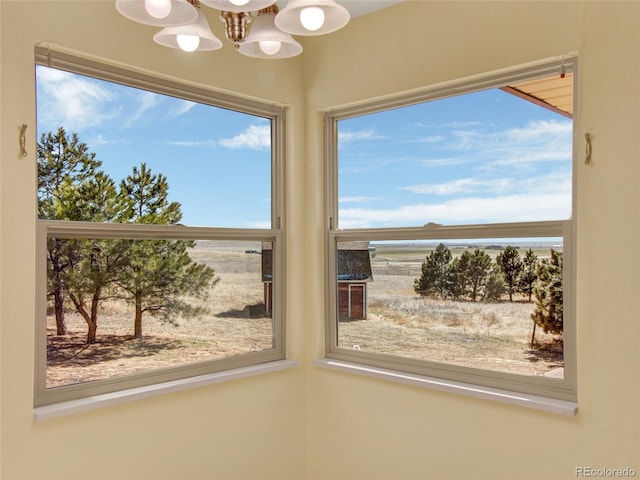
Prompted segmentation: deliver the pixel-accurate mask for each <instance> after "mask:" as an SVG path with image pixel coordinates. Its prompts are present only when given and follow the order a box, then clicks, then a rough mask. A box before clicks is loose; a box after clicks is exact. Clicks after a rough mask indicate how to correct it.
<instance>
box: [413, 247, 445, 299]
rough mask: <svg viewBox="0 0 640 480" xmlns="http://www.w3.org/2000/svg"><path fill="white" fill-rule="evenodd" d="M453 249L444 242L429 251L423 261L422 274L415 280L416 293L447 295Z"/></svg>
mask: <svg viewBox="0 0 640 480" xmlns="http://www.w3.org/2000/svg"><path fill="white" fill-rule="evenodd" d="M450 264H451V251H450V250H449V249H448V248H447V247H446V246H445V245H444V244H443V243H441V244H439V245H438V246H437V247H436V249H435V250H434V251H432V252H431V253H429V255H427V257H426V258H425V260H424V262H423V263H422V275H421V276H420V278H417V279H416V280H415V281H414V287H413V288H414V290H415V291H416V293H418V294H420V295H422V296H427V295H436V294H437V295H439V296H440V297H441V298H445V297H446V296H447V291H448V277H449V270H450V267H451V265H450Z"/></svg>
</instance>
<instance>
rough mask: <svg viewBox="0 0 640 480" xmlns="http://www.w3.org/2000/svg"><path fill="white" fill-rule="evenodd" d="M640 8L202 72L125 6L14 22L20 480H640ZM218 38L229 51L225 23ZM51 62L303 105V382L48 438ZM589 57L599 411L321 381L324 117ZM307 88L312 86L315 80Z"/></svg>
mask: <svg viewBox="0 0 640 480" xmlns="http://www.w3.org/2000/svg"><path fill="white" fill-rule="evenodd" d="M639 18H640V3H637V2H626V3H623V2H584V3H582V2H531V3H529V2H496V3H486V2H427V1H423V2H418V1H408V2H407V3H406V4H401V5H399V6H396V7H392V8H389V9H385V10H382V11H380V12H378V13H375V14H372V15H370V16H368V17H364V18H358V19H355V20H353V21H352V22H351V23H350V25H349V26H348V27H347V28H346V29H344V30H342V31H340V32H336V33H334V34H332V35H329V36H327V37H322V38H317V39H316V38H313V39H308V40H305V42H304V43H305V55H304V58H297V59H293V60H288V61H280V62H273V63H272V62H264V61H259V60H252V59H246V58H244V57H241V56H238V55H236V54H235V53H234V52H233V51H231V50H230V49H229V48H228V46H225V50H223V51H219V52H212V53H208V54H198V55H183V54H180V53H179V52H174V51H171V50H164V49H161V50H160V51H161V52H162V53H159V50H158V49H157V47H155V46H154V45H153V43H152V42H151V41H150V38H149V37H150V35H151V34H152V33H153V31H154V30H153V29H152V28H151V27H137V26H133V25H131V24H130V23H129V22H128V21H126V20H124V19H122V18H121V17H120V16H119V15H118V14H117V13H116V12H115V10H114V9H113V2H112V1H91V2H86V1H78V2H69V1H61V2H53V1H49V2H47V1H44V2H34V1H15V2H14V1H6V0H3V1H2V2H0V21H1V27H2V28H1V32H0V33H1V34H0V48H1V55H2V56H1V67H0V68H1V70H0V75H1V83H0V87H1V88H0V102H1V103H0V106H1V108H0V121H1V124H0V135H1V137H0V140H1V142H0V155H1V158H0V322H1V331H0V335H1V336H0V339H1V342H2V343H1V344H0V349H1V350H0V351H1V357H0V361H1V362H2V363H1V367H2V371H1V384H0V388H1V399H0V401H1V402H2V403H1V405H2V413H1V417H0V418H1V422H2V424H1V430H0V435H1V439H2V446H1V448H2V451H1V453H2V456H1V462H2V463H1V467H0V468H1V469H0V477H1V478H2V479H3V480H4V479H12V480H13V479H17V480H31V479H47V480H49V479H52V480H55V479H62V478H65V479H72V480H75V479H79V478H85V477H90V478H93V479H102V478H104V479H113V478H118V479H123V480H128V479H132V480H144V479H178V478H180V479H182V478H185V479H186V478H192V479H243V480H245V479H256V478H261V479H281V480H297V479H302V478H306V479H309V480H312V479H326V480H329V479H331V480H335V479H353V480H365V479H366V480H371V479H374V480H375V479H394V480H395V479H407V480H409V479H421V480H423V479H430V478H433V479H445V478H446V479H450V478H457V479H472V478H491V479H500V478H503V479H513V478H519V479H526V478H531V479H542V478H544V479H547V478H548V479H561V478H575V467H576V466H593V467H610V468H614V467H626V466H628V467H633V468H635V469H636V471H638V475H640V464H639V463H638V458H639V457H640V456H639V455H638V453H639V449H640V414H639V409H638V403H639V400H640V380H639V379H640V357H639V354H638V339H639V338H640V327H639V326H638V323H639V322H638V318H639V317H640V315H639V314H640V300H639V298H640V295H639V293H640V291H639V286H638V279H639V277H638V272H639V271H640V255H638V251H637V246H636V244H635V243H636V240H637V238H639V234H640V231H639V222H638V207H639V205H640V193H639V192H640V162H638V158H639V157H640V155H639V154H640V152H639V149H638V144H637V141H636V140H637V139H636V137H637V132H638V131H639V130H640V129H639V127H640V125H639V121H638V117H639V114H640V104H639V100H638V99H639V98H640V96H639V94H640V92H639V88H640V87H639V85H640V82H638V78H640V62H639V61H638V58H640V55H639V54H640V52H639V51H638V49H639V45H640V34H639V33H638V28H637V25H638V19H639ZM210 24H211V25H212V28H213V29H214V31H215V33H216V34H217V35H218V36H220V37H221V36H222V33H221V31H220V25H219V22H218V21H217V19H216V18H215V14H210ZM38 41H44V42H52V43H55V44H59V45H62V46H64V47H66V48H69V49H72V50H77V51H80V52H84V53H85V54H89V55H95V56H97V57H99V58H101V59H103V60H113V61H117V62H122V63H125V64H129V65H136V66H138V67H141V68H143V69H147V70H150V71H154V72H156V73H160V74H166V75H170V76H175V77H179V78H184V79H186V80H188V81H193V82H197V83H201V84H204V85H213V86H215V87H216V88H218V89H221V90H225V91H231V92H236V93H238V94H242V95H248V96H252V97H257V98H262V99H266V100H271V101H275V102H279V103H282V104H286V105H291V109H290V113H289V117H288V133H289V136H288V144H287V153H288V160H289V162H288V165H287V192H286V193H287V197H288V207H287V214H288V227H289V229H288V232H287V239H288V240H289V242H288V252H287V272H288V279H289V284H288V287H287V340H288V355H289V356H290V357H291V358H296V359H300V360H301V367H300V368H298V369H296V370H289V371H285V372H280V373H275V374H271V375H266V376H263V377H257V378H255V377H254V378H249V379H245V380H240V381H236V382H230V383H227V384H220V385H214V386H211V387H206V388H200V389H196V390H191V391H187V392H182V393H177V394H170V395H165V396H161V397H157V398H153V399H147V400H142V401H136V402H132V403H129V404H125V405H121V406H118V407H110V408H105V409H101V410H97V411H94V412H89V413H84V414H77V415H73V416H69V417H64V418H60V419H56V420H51V421H46V422H40V423H36V422H34V421H33V417H32V409H31V405H32V372H33V335H34V332H33V324H34V291H33V285H34V255H33V252H34V217H35V195H34V189H35V179H36V172H35V161H34V155H33V152H32V151H31V152H30V156H29V157H28V158H27V159H22V158H20V157H19V155H18V148H17V145H18V141H17V138H18V137H17V135H18V125H20V124H22V123H27V124H29V129H28V134H29V135H30V137H29V142H30V144H31V145H35V141H36V139H35V134H34V131H35V127H34V125H35V111H34V94H33V88H34V85H33V81H34V79H33V61H32V58H33V57H32V52H33V45H34V43H36V42H38ZM576 50H578V51H580V55H581V56H580V59H581V60H580V62H581V77H580V92H581V94H580V102H579V108H580V116H579V120H578V121H577V127H576V145H577V149H576V152H577V153H578V155H580V154H581V153H582V151H583V148H584V144H583V143H582V140H581V139H582V138H583V134H584V132H585V131H589V132H590V133H591V135H592V137H593V151H594V153H593V164H592V165H591V166H588V167H587V166H584V165H583V164H582V163H581V162H580V161H579V162H578V164H577V168H578V171H577V174H578V221H579V223H578V366H579V378H578V381H579V413H578V415H577V416H576V417H562V416H558V415H554V414H549V413H542V412H537V411H533V410H528V409H524V408H520V407H509V406H505V405H502V404H496V403H492V402H489V401H484V400H474V399H470V398H466V397H460V396H456V395H452V394H446V393H441V392H434V391H428V390H422V389H417V388H414V387H409V386H401V385H397V384H390V383H386V382H382V381H378V380H373V379H365V378H362V377H353V376H350V375H346V374H343V373H337V372H330V371H326V370H320V369H318V368H317V367H314V366H313V365H312V364H311V361H312V360H313V359H315V358H319V357H321V356H322V352H323V313H324V303H323V288H324V287H323V277H322V271H323V263H322V256H323V221H322V219H323V210H322V206H323V202H324V194H323V185H322V156H321V150H322V123H321V114H320V112H321V111H322V110H324V109H327V108H330V107H333V106H339V105H344V104H348V103H352V102H357V101H361V100H363V99H366V98H370V97H378V96H384V95H389V94H392V93H395V92H399V91H405V90H409V89H414V88H419V87H422V86H425V85H430V84H434V83H437V82H441V81H445V80H450V79H454V78H459V77H461V76H466V75H472V74H476V73H482V72H485V71H487V70H492V69H497V68H502V67H507V66H512V65H515V64H519V63H524V62H528V61H533V60H538V59H541V58H546V57H550V56H555V55H561V54H565V53H568V52H571V51H576ZM301 72H303V73H304V78H303V77H302V76H301Z"/></svg>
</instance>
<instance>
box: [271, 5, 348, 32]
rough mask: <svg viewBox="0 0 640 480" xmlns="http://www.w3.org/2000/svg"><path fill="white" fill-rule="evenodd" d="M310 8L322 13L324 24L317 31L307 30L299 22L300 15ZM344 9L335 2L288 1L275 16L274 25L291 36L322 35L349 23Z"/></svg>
mask: <svg viewBox="0 0 640 480" xmlns="http://www.w3.org/2000/svg"><path fill="white" fill-rule="evenodd" d="M310 7H313V8H319V9H321V10H322V12H323V13H324V23H323V24H322V26H321V27H320V28H318V29H317V30H309V29H307V28H305V27H304V25H303V24H302V22H301V21H300V13H301V12H302V11H303V10H305V9H309V8H310ZM349 19H350V15H349V12H348V11H347V9H346V8H344V7H343V6H342V5H339V4H337V3H336V2H335V0H289V3H288V4H287V6H286V7H285V8H283V9H282V10H280V13H278V15H276V20H275V24H276V27H278V28H279V29H280V30H283V31H285V32H287V33H290V34H291V35H324V34H325V33H331V32H335V31H336V30H339V29H341V28H342V27H344V26H345V25H346V24H347V23H349Z"/></svg>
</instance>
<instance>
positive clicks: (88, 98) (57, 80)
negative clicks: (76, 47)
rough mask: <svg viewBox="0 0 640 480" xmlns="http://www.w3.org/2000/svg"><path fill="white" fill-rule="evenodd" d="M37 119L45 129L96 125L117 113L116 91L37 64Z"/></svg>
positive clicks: (80, 127)
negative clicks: (113, 103)
mask: <svg viewBox="0 0 640 480" xmlns="http://www.w3.org/2000/svg"><path fill="white" fill-rule="evenodd" d="M37 72H38V74H37V80H38V90H39V95H38V121H39V122H41V123H42V124H43V125H44V126H45V128H57V127H58V126H60V125H63V126H64V127H65V128H66V129H67V130H68V131H78V130H80V129H82V128H86V127H91V126H95V125H99V124H100V123H102V122H103V121H105V120H107V119H110V118H113V117H115V116H116V115H117V114H118V108H116V107H114V106H113V105H112V103H111V102H113V101H114V100H116V99H117V96H116V94H115V93H113V92H112V91H111V90H109V89H107V88H105V87H103V86H102V85H100V84H98V83H96V82H94V81H92V80H89V79H85V78H83V77H80V76H78V75H74V74H71V73H68V72H64V71H62V70H56V69H51V68H46V67H38V71H37Z"/></svg>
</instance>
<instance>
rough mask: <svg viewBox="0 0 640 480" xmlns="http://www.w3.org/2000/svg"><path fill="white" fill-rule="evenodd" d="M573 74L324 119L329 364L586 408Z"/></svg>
mask: <svg viewBox="0 0 640 480" xmlns="http://www.w3.org/2000/svg"><path fill="white" fill-rule="evenodd" d="M575 70H576V59H575V58H563V59H557V60H550V61H544V62H539V63H536V64H531V65H527V66H523V67H518V68H514V69H509V70H505V71H501V72H496V73H492V74H487V75H483V76H479V77H475V78H473V79H467V80H463V81H459V82H452V83H450V84H446V85H441V86H437V87H434V88H430V89H427V90H425V91H423V92H419V93H412V94H410V95H405V96H399V97H397V98H392V99H385V100H383V101H378V102H372V103H370V104H366V105H358V106H353V107H347V108H343V109H336V110H333V111H331V112H328V113H326V115H325V119H326V122H325V125H326V129H325V137H326V141H327V145H328V148H327V152H326V154H327V157H328V158H327V161H326V165H327V171H326V176H327V184H328V185H329V188H328V202H327V210H328V213H327V219H328V220H327V222H328V225H327V230H328V236H327V245H328V246H327V272H328V273H327V278H328V282H329V286H328V292H329V305H330V308H329V312H330V314H329V316H328V320H327V328H326V338H327V342H326V343H327V345H326V357H327V358H329V359H335V360H338V361H346V362H353V363H357V364H364V365H366V366H371V367H376V368H382V369H387V370H391V371H396V372H398V371H399V372H407V373H410V374H413V375H418V376H424V377H429V378H433V377H435V378H437V379H446V380H449V381H452V382H464V384H472V385H480V386H483V387H489V388H497V389H501V390H508V391H512V392H520V393H526V394H531V395H536V396H542V397H545V398H552V399H557V400H566V401H575V400H576V360H575V358H576V357H575V309H574V280H573V278H574V268H575V262H574V256H575V241H574V236H573V231H574V229H575V221H576V219H575V202H574V201H573V199H574V195H573V192H574V187H573V186H574V168H573V153H572V148H573V147H572V145H573V142H572V136H573V126H572V123H573V121H572V117H573V98H574V96H575V95H574V83H573V76H574V74H575Z"/></svg>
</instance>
